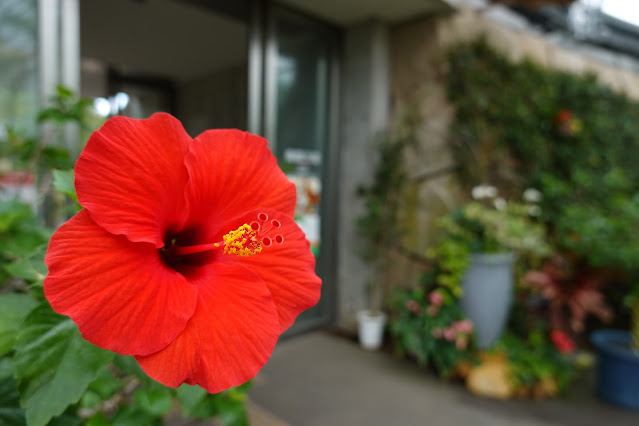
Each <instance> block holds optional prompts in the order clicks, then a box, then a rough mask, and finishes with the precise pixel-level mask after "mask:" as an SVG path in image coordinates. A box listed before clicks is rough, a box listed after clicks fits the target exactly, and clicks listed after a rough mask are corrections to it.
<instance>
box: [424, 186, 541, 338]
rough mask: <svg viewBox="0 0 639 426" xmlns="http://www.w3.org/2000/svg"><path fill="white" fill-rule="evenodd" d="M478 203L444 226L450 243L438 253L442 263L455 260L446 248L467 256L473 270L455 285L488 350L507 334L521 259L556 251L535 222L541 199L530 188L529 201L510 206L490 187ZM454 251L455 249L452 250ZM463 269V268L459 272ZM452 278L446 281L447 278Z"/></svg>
mask: <svg viewBox="0 0 639 426" xmlns="http://www.w3.org/2000/svg"><path fill="white" fill-rule="evenodd" d="M472 197H473V200H472V201H470V202H468V203H466V204H465V205H463V206H462V207H461V208H459V209H458V210H456V211H454V212H453V213H451V214H450V215H448V216H446V217H444V218H443V219H442V221H441V224H442V227H443V228H444V230H445V231H446V235H445V238H444V240H443V242H442V243H440V245H439V246H438V248H437V249H436V250H435V252H436V253H435V257H438V258H439V260H440V261H441V260H442V259H444V260H445V261H454V262H459V261H460V259H459V254H458V255H457V259H454V258H453V259H451V256H450V254H449V253H447V251H446V250H442V247H445V246H446V245H448V246H452V247H455V251H457V252H458V253H463V254H464V256H465V259H464V260H465V261H466V262H468V263H467V267H466V268H465V269H464V272H463V275H461V276H459V275H458V276H456V277H454V279H453V280H452V282H451V283H449V285H450V286H452V287H455V286H459V288H458V289H457V290H453V291H454V292H456V293H457V294H458V295H459V297H460V298H461V307H462V309H463V310H464V312H465V313H466V315H467V316H468V318H469V319H470V320H471V321H472V322H473V323H474V324H475V331H476V337H477V346H478V347H479V348H487V347H489V346H490V345H492V344H493V343H494V342H495V341H496V340H497V338H498V337H499V336H500V335H501V332H502V331H503V328H504V326H505V324H506V321H507V319H508V314H509V312H510V307H511V303H512V297H513V296H512V294H513V263H514V261H515V258H516V256H517V255H522V254H527V255H535V256H537V257H542V256H545V255H546V254H548V253H549V252H550V248H549V246H548V244H547V243H546V231H545V227H544V226H543V225H542V224H541V223H538V222H537V221H536V220H535V217H536V216H538V215H539V206H537V204H536V202H538V201H539V200H540V198H541V194H540V193H539V192H538V191H536V190H534V189H528V190H526V191H525V192H524V201H525V202H509V201H506V200H505V199H504V198H501V197H499V196H498V193H497V189H496V188H495V187H493V186H489V185H480V186H476V187H475V188H473V190H472ZM448 252H450V249H449V250H448ZM457 270H458V269H457ZM444 278H446V277H444Z"/></svg>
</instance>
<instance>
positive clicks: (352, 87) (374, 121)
mask: <svg viewBox="0 0 639 426" xmlns="http://www.w3.org/2000/svg"><path fill="white" fill-rule="evenodd" d="M344 37H345V40H344V55H343V58H344V63H343V75H342V81H341V87H342V88H343V90H342V99H341V125H342V131H341V144H340V152H339V155H340V166H341V170H340V182H341V184H340V188H339V219H338V220H339V222H338V227H339V233H338V237H337V239H338V241H337V244H338V247H339V250H340V253H339V256H338V257H337V258H338V264H337V290H338V294H337V299H338V310H337V311H338V323H339V325H340V326H341V327H343V328H347V329H352V328H353V326H354V318H355V312H356V311H358V310H360V309H363V308H366V307H367V306H368V297H367V291H366V287H367V285H368V284H369V283H370V282H371V281H372V280H374V279H375V277H373V276H372V271H371V267H370V266H369V265H367V264H365V263H364V262H363V261H362V260H361V259H360V257H359V255H358V250H359V248H358V244H357V242H358V241H357V235H356V229H355V221H356V219H357V217H358V216H360V215H361V214H362V211H363V209H362V203H361V200H360V199H358V197H357V196H356V191H357V187H358V186H359V185H361V184H363V183H367V182H369V181H370V179H371V175H372V167H371V165H372V164H373V163H374V161H375V158H374V149H373V146H374V139H375V137H376V135H377V134H378V133H379V132H380V131H382V130H384V129H386V127H387V123H388V118H389V109H388V104H389V99H390V95H389V81H390V77H389V68H388V66H389V59H388V28H387V27H386V26H385V25H383V24H382V23H380V22H377V21H369V22H364V23H362V24H359V25H356V26H354V27H351V28H349V29H347V30H346V31H345V35H344Z"/></svg>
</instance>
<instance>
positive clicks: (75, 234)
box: [44, 209, 197, 355]
mask: <svg viewBox="0 0 639 426" xmlns="http://www.w3.org/2000/svg"><path fill="white" fill-rule="evenodd" d="M45 262H46V264H47V266H48V267H49V274H48V276H47V277H46V279H45V280H44V293H45V295H46V297H47V300H48V301H49V303H51V306H52V307H53V309H54V310H55V311H56V312H58V313H60V314H63V315H68V316H69V317H71V318H72V319H73V320H74V321H75V322H76V323H77V324H78V327H79V329H80V332H82V335H83V336H84V337H85V338H86V339H87V340H89V341H90V342H92V343H94V344H96V345H98V346H100V347H102V348H105V349H110V350H112V351H115V352H118V353H121V354H124V355H147V354H150V353H153V352H156V351H158V350H160V349H162V348H164V347H166V346H167V345H168V344H169V343H170V342H171V341H173V340H174V339H175V338H176V336H177V335H179V334H180V333H181V332H182V330H184V327H186V324H187V322H188V320H189V319H190V318H191V316H193V313H194V312H195V308H196V304H197V288H196V287H195V286H193V285H191V284H189V283H188V282H187V280H186V279H185V278H184V277H183V276H182V275H181V274H179V273H177V272H175V271H174V270H172V269H170V268H167V267H166V266H164V265H163V264H162V261H161V260H160V257H159V255H158V251H157V249H156V248H155V247H154V246H153V245H152V244H148V243H132V242H130V241H128V240H127V239H126V238H124V237H122V236H115V235H112V234H109V233H108V232H106V231H104V230H103V229H102V228H101V227H100V226H98V225H97V224H96V223H95V222H94V221H93V220H92V219H91V216H90V215H89V213H88V211H87V210H86V209H83V210H81V211H80V212H79V213H78V214H77V215H75V216H74V217H73V218H71V219H70V220H69V221H68V222H66V223H65V224H64V225H62V226H61V227H60V228H59V229H58V230H57V231H56V232H55V234H54V235H53V237H52V238H51V242H50V243H49V250H48V252H47V255H46V258H45Z"/></svg>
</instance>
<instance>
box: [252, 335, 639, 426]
mask: <svg viewBox="0 0 639 426" xmlns="http://www.w3.org/2000/svg"><path fill="white" fill-rule="evenodd" d="M592 382H593V380H592V378H591V377H588V376H587V377H584V378H581V379H580V381H579V382H578V383H577V384H576V386H574V387H573V390H572V391H571V393H570V394H569V395H567V396H566V397H564V398H561V399H553V400H547V401H541V402H534V401H495V400H490V399H486V398H480V397H476V396H474V395H473V394H471V393H469V392H468V391H467V390H466V388H465V387H463V386H462V385H460V384H458V383H446V382H442V381H439V380H437V379H436V378H435V376H433V375H432V373H430V372H429V371H428V370H426V369H423V368H418V367H417V366H416V365H414V364H412V363H410V362H407V361H402V360H398V359H396V358H394V357H393V356H391V355H389V354H388V353H383V352H366V351H364V350H362V349H360V348H359V346H358V345H357V344H356V343H355V342H353V341H351V340H349V339H347V338H344V337H340V336H336V335H333V334H330V333H327V332H321V331H320V332H313V333H309V334H306V335H302V336H296V337H292V338H288V339H286V340H284V341H281V342H280V343H278V346H277V347H276V349H275V352H274V353H273V356H272V357H271V359H270V360H269V362H268V363H267V365H266V366H265V367H264V368H263V369H262V371H261V372H260V373H259V375H258V376H257V377H256V378H255V380H254V381H253V386H252V388H251V391H250V398H251V400H252V402H253V403H254V404H255V406H254V407H253V408H254V409H257V410H258V412H259V411H261V412H262V413H268V415H266V416H262V417H259V416H251V417H252V419H253V422H252V426H285V425H290V426H316V425H317V426H320V425H321V426H360V425H366V426H378V425H379V426H382V425H383V426H404V425H406V426H413V425H429V426H457V425H459V426H462V425H463V426H469V425H472V426H482V425H485V426H506V425H508V426H510V425H517V426H542V425H544V426H558V425H579V426H639V412H633V411H626V410H623V409H620V408H617V407H614V406H611V405H607V404H605V403H603V402H600V401H598V400H597V399H596V398H594V397H593V383H592ZM256 414H257V413H256Z"/></svg>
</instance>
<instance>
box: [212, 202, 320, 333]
mask: <svg viewBox="0 0 639 426" xmlns="http://www.w3.org/2000/svg"><path fill="white" fill-rule="evenodd" d="M258 213H266V214H267V215H268V217H269V219H268V220H267V221H266V223H265V224H264V225H263V226H264V228H267V227H269V226H270V223H271V221H273V220H276V221H278V222H279V223H280V227H279V228H276V229H271V230H270V231H269V232H268V233H267V236H268V237H269V238H270V239H271V240H272V241H273V242H272V243H271V245H269V246H268V247H263V249H262V251H261V252H260V253H258V254H256V255H253V256H249V257H237V256H233V255H225V256H224V257H225V258H226V260H228V261H231V260H232V261H236V262H241V263H242V264H244V265H246V267H247V268H250V269H251V271H253V272H255V273H256V274H258V275H259V276H260V277H261V278H262V279H263V280H264V282H265V283H266V286H267V287H268V289H269V291H270V292H271V295H272V296H273V301H274V302H275V306H276V307H277V312H278V315H279V320H280V331H282V332H283V331H284V330H286V329H287V328H289V327H290V326H291V325H292V324H293V323H294V322H295V318H296V317H297V315H299V314H300V313H301V312H303V311H304V310H306V309H308V308H310V307H312V306H314V305H315V304H316V303H317V302H318V300H319V298H320V293H321V286H322V280H321V279H320V278H319V277H318V276H317V275H316V274H315V256H313V253H311V251H310V249H309V242H308V240H307V239H306V236H305V235H304V232H302V230H301V229H300V227H299V226H298V225H297V224H296V223H295V222H294V221H293V220H292V219H290V218H289V217H288V216H286V215H285V214H283V213H280V212H277V211H274V210H270V209H260V210H255V211H252V212H248V213H246V214H245V215H242V216H240V217H237V218H235V219H233V220H232V221H230V222H228V223H226V224H225V225H224V228H225V229H227V230H232V229H237V228H238V227H239V226H241V225H242V224H244V223H249V224H250V223H251V222H252V221H256V219H257V216H258ZM276 235H281V236H282V237H283V239H284V241H283V242H282V243H281V244H278V243H276V242H275V236H276ZM219 238H221V236H220V237H219Z"/></svg>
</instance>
